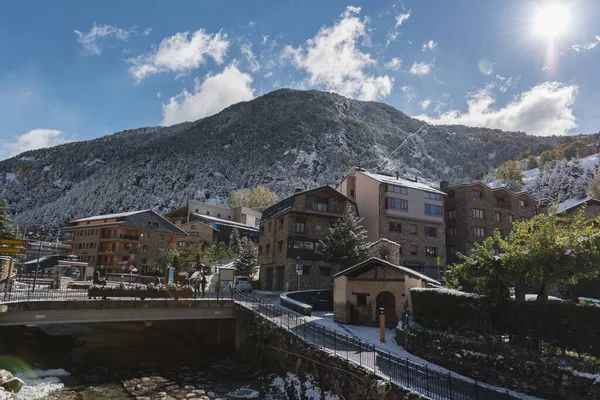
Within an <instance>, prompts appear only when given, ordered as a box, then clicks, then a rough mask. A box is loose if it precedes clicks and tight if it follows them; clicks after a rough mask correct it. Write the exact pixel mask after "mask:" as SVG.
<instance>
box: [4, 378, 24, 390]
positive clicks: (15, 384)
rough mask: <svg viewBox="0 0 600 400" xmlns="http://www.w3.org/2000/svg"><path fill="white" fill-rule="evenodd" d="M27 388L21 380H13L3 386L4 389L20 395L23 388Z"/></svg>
mask: <svg viewBox="0 0 600 400" xmlns="http://www.w3.org/2000/svg"><path fill="white" fill-rule="evenodd" d="M23 386H25V382H23V381H22V380H20V379H19V378H12V379H9V380H7V381H6V382H4V383H3V384H2V387H3V388H4V389H6V390H7V391H9V392H13V393H19V392H20V391H21V388H22V387H23Z"/></svg>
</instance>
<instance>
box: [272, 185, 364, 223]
mask: <svg viewBox="0 0 600 400" xmlns="http://www.w3.org/2000/svg"><path fill="white" fill-rule="evenodd" d="M320 190H327V191H330V192H331V194H332V195H335V196H338V197H344V198H345V199H346V200H348V201H349V202H351V203H354V204H356V202H355V201H354V200H352V199H351V198H349V197H347V196H345V195H344V194H343V193H341V192H338V191H337V190H335V189H334V188H332V187H331V186H329V185H323V186H319V187H316V188H312V189H307V190H303V191H301V192H297V193H294V194H292V195H291V196H289V197H286V198H285V199H283V200H281V201H280V202H279V203H276V204H273V205H272V206H271V207H269V208H267V209H266V210H264V211H263V213H262V219H261V222H264V221H266V220H268V219H270V218H273V217H276V216H278V215H281V214H283V213H284V212H286V211H287V210H289V209H290V208H292V207H293V205H294V199H295V198H296V197H297V196H302V195H306V194H310V193H313V192H317V191H320ZM357 211H358V210H357Z"/></svg>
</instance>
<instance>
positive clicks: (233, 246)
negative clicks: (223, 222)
mask: <svg viewBox="0 0 600 400" xmlns="http://www.w3.org/2000/svg"><path fill="white" fill-rule="evenodd" d="M240 246H241V240H240V232H239V231H238V229H237V228H233V230H232V231H231V235H229V250H231V251H232V252H233V254H236V255H237V254H240Z"/></svg>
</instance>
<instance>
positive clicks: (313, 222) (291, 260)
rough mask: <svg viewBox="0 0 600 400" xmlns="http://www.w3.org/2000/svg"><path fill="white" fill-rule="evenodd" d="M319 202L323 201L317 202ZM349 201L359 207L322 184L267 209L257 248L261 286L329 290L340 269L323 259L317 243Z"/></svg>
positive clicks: (263, 287)
mask: <svg viewBox="0 0 600 400" xmlns="http://www.w3.org/2000/svg"><path fill="white" fill-rule="evenodd" d="M317 201H319V202H321V203H319V204H318V205H317V204H316V202H317ZM324 204H326V206H324ZM348 204H351V205H352V206H353V207H356V205H355V203H354V202H352V201H351V200H350V199H348V198H347V197H345V196H343V195H342V194H340V193H339V192H336V191H335V190H334V189H332V188H330V187H328V186H323V187H320V188H317V189H312V190H308V191H305V192H301V193H297V194H294V195H293V196H291V197H289V198H287V199H285V200H282V201H281V202H279V203H277V204H275V205H274V206H271V207H269V208H268V209H267V210H265V212H264V213H263V219H262V221H261V224H260V243H259V249H258V262H259V265H260V287H261V289H263V290H273V291H290V290H298V289H299V290H304V289H330V288H331V286H332V283H333V281H332V274H333V273H335V272H338V271H339V268H338V267H334V266H333V265H331V264H329V263H327V262H325V261H323V259H322V258H321V257H319V256H318V254H317V253H316V252H315V246H316V245H317V244H318V242H319V240H320V239H322V238H323V237H324V236H326V235H327V234H328V233H329V227H330V226H331V224H333V223H334V222H335V221H336V220H337V219H338V218H340V217H341V216H342V214H343V212H344V209H345V208H346V205H348ZM325 207H326V208H325ZM315 208H319V210H315ZM296 265H299V266H301V267H300V268H301V270H302V275H299V274H298V273H297V272H296Z"/></svg>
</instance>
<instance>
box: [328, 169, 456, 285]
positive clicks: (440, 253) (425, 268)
mask: <svg viewBox="0 0 600 400" xmlns="http://www.w3.org/2000/svg"><path fill="white" fill-rule="evenodd" d="M337 190H338V191H340V192H341V193H342V194H344V195H346V196H348V197H349V198H350V199H352V200H354V201H356V204H357V206H358V212H359V213H360V216H361V217H362V218H363V226H364V228H365V229H366V230H367V231H368V237H369V240H370V241H371V242H376V241H378V240H379V239H381V238H385V239H389V240H391V241H393V242H395V243H398V244H399V245H400V246H401V247H400V249H401V258H402V263H403V264H402V265H403V266H405V267H408V268H412V269H414V270H416V271H418V272H422V273H424V274H426V275H427V276H430V277H433V278H435V279H440V276H441V273H442V272H443V271H444V269H445V266H446V239H445V221H444V201H443V199H444V197H445V196H446V194H445V193H444V192H442V191H440V190H438V189H436V188H433V187H431V186H429V185H426V184H424V183H422V182H418V180H417V179H406V178H402V177H400V176H399V175H398V174H385V173H381V172H378V173H373V172H369V171H365V170H364V169H361V168H356V167H355V168H352V169H351V170H350V171H349V172H348V174H346V176H345V177H344V178H343V179H342V181H341V182H340V184H339V185H338V187H337Z"/></svg>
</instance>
